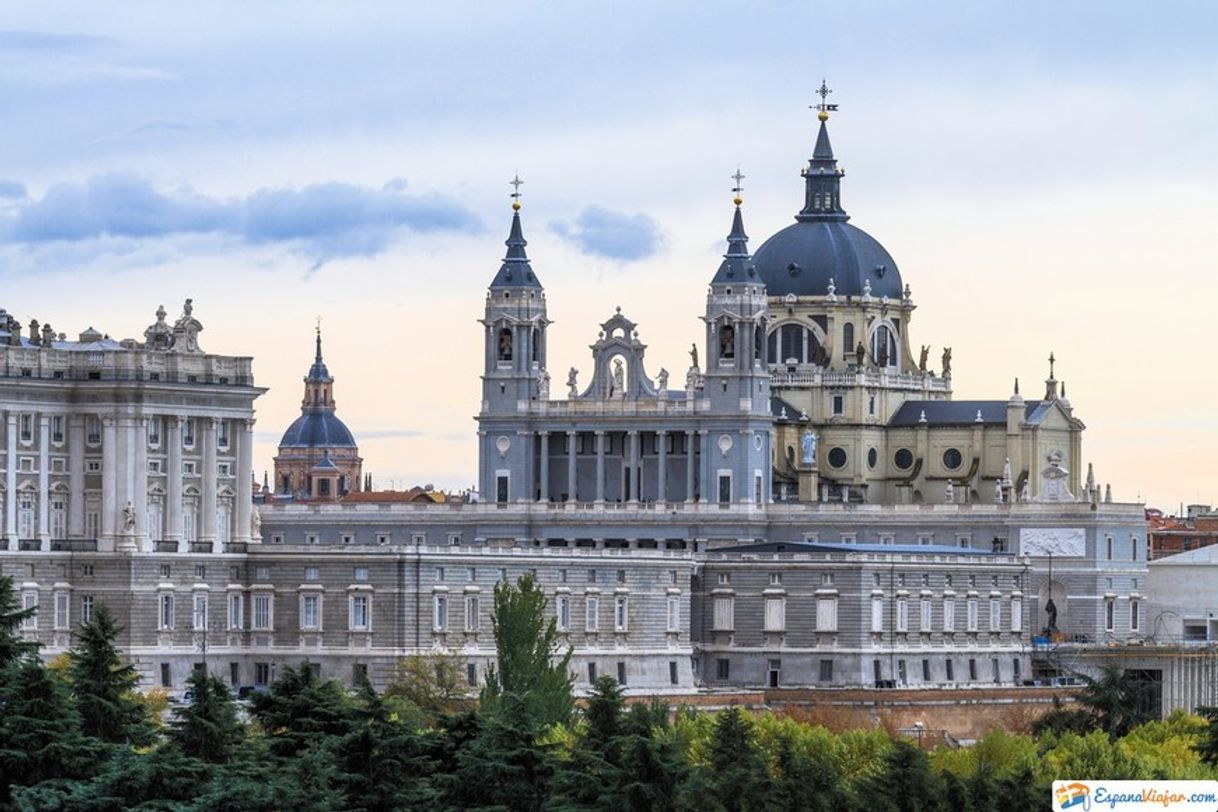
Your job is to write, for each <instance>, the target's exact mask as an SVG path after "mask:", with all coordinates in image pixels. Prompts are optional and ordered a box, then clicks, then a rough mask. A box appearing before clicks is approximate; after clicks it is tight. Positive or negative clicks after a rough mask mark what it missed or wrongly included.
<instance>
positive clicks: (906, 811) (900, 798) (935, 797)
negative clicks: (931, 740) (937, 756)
mask: <svg viewBox="0 0 1218 812" xmlns="http://www.w3.org/2000/svg"><path fill="white" fill-rule="evenodd" d="M860 797H863V798H866V799H867V800H868V801H869V804H870V806H871V808H872V809H874V810H876V812H889V810H892V812H935V811H936V810H939V809H940V808H942V803H943V785H942V781H940V779H939V776H938V775H936V774H935V773H934V772H933V771H932V770H931V768H930V762H929V760H928V759H927V758H926V753H924V752H923V751H922V749H921V748H920V747H917V746H916V745H913V744H910V743H909V742H907V741H905V740H903V739H898V740H897V741H895V742H893V744H892V750H890V751H889V752H888V755H886V756H885V757H884V771H883V772H881V773H880V774H879V775H877V776H875V777H874V778H872V779H871V780H870V781H869V782H868V786H867V788H866V790H865V791H864V792H862V793H860Z"/></svg>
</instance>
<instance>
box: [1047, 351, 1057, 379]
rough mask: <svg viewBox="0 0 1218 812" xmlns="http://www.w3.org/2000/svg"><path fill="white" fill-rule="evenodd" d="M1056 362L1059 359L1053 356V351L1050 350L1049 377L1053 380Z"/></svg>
mask: <svg viewBox="0 0 1218 812" xmlns="http://www.w3.org/2000/svg"><path fill="white" fill-rule="evenodd" d="M1056 362H1057V359H1056V358H1054V357H1053V352H1052V351H1050V352H1049V379H1050V380H1052V378H1053V364H1055V363H1056Z"/></svg>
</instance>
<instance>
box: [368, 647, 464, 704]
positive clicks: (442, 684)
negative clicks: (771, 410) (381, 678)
mask: <svg viewBox="0 0 1218 812" xmlns="http://www.w3.org/2000/svg"><path fill="white" fill-rule="evenodd" d="M468 692H469V685H468V682H467V680H466V677H465V660H464V659H462V658H461V657H458V656H456V655H453V654H429V655H423V654H414V655H411V656H409V657H403V658H402V659H400V660H398V663H397V668H396V669H395V670H394V674H393V679H392V680H391V681H390V683H389V684H388V685H387V686H385V697H386V698H396V699H405V700H406V701H408V702H410V703H411V704H412V705H414V706H415V707H417V708H418V709H419V710H421V711H423V712H424V713H426V714H427V715H428V716H430V717H432V718H435V717H438V716H440V715H442V714H445V713H456V712H457V711H459V710H462V709H463V708H465V707H466V706H467V705H469V704H470V701H469V699H468Z"/></svg>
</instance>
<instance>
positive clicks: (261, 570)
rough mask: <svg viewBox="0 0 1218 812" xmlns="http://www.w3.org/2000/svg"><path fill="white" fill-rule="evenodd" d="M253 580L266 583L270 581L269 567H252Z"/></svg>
mask: <svg viewBox="0 0 1218 812" xmlns="http://www.w3.org/2000/svg"><path fill="white" fill-rule="evenodd" d="M254 578H255V579H256V580H258V581H259V582H266V581H269V580H271V568H270V567H254Z"/></svg>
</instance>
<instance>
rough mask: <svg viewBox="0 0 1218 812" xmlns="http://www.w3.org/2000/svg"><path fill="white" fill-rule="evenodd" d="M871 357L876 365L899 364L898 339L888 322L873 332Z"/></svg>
mask: <svg viewBox="0 0 1218 812" xmlns="http://www.w3.org/2000/svg"><path fill="white" fill-rule="evenodd" d="M871 357H872V358H873V359H874V360H875V364H876V366H881V367H895V366H897V341H896V338H895V337H894V336H893V334H892V330H890V329H889V328H888V325H886V324H881V325H880V326H879V327H877V328H875V332H873V333H872V334H871Z"/></svg>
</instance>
